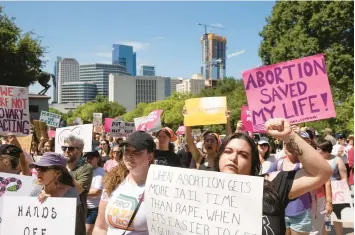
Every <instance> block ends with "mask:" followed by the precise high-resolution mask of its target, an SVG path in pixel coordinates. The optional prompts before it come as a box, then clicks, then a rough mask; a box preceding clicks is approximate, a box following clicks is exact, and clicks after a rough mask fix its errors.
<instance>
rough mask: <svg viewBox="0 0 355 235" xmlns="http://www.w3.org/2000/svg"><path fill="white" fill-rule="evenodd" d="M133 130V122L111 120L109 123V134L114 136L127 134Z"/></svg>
mask: <svg viewBox="0 0 355 235" xmlns="http://www.w3.org/2000/svg"><path fill="white" fill-rule="evenodd" d="M134 131H135V127H134V122H124V121H121V120H113V121H112V123H111V136H115V137H123V136H129V135H130V134H132V133H133V132H134Z"/></svg>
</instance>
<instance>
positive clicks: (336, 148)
mask: <svg viewBox="0 0 355 235" xmlns="http://www.w3.org/2000/svg"><path fill="white" fill-rule="evenodd" d="M341 148H344V155H342V156H340V158H341V159H342V160H343V161H344V163H345V164H348V163H349V160H348V152H349V150H350V149H351V145H348V144H345V145H344V146H343V145H340V144H336V145H334V146H333V150H332V154H333V155H334V156H338V151H339V150H340V149H341Z"/></svg>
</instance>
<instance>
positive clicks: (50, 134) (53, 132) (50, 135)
mask: <svg viewBox="0 0 355 235" xmlns="http://www.w3.org/2000/svg"><path fill="white" fill-rule="evenodd" d="M48 137H49V138H55V130H48Z"/></svg>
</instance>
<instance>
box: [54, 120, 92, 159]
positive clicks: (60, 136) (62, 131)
mask: <svg viewBox="0 0 355 235" xmlns="http://www.w3.org/2000/svg"><path fill="white" fill-rule="evenodd" d="M92 127H93V125H92V124H85V125H77V126H69V127H62V128H57V130H56V133H55V152H56V153H63V151H62V149H61V147H62V146H63V145H64V139H65V137H67V136H68V135H70V134H72V135H75V136H78V137H80V138H81V139H83V140H84V149H83V152H91V151H92Z"/></svg>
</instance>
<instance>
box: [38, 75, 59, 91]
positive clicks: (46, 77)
mask: <svg viewBox="0 0 355 235" xmlns="http://www.w3.org/2000/svg"><path fill="white" fill-rule="evenodd" d="M51 78H52V81H53V85H54V88H56V87H57V83H56V81H55V79H56V78H55V76H54V75H53V74H50V73H47V72H44V71H41V70H40V73H39V74H38V75H37V76H36V80H37V81H38V83H39V84H41V86H43V87H44V89H43V90H42V91H40V92H39V93H38V94H39V95H45V94H46V92H47V91H48V89H49V88H50V87H51V85H49V84H48V82H49V80H51Z"/></svg>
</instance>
